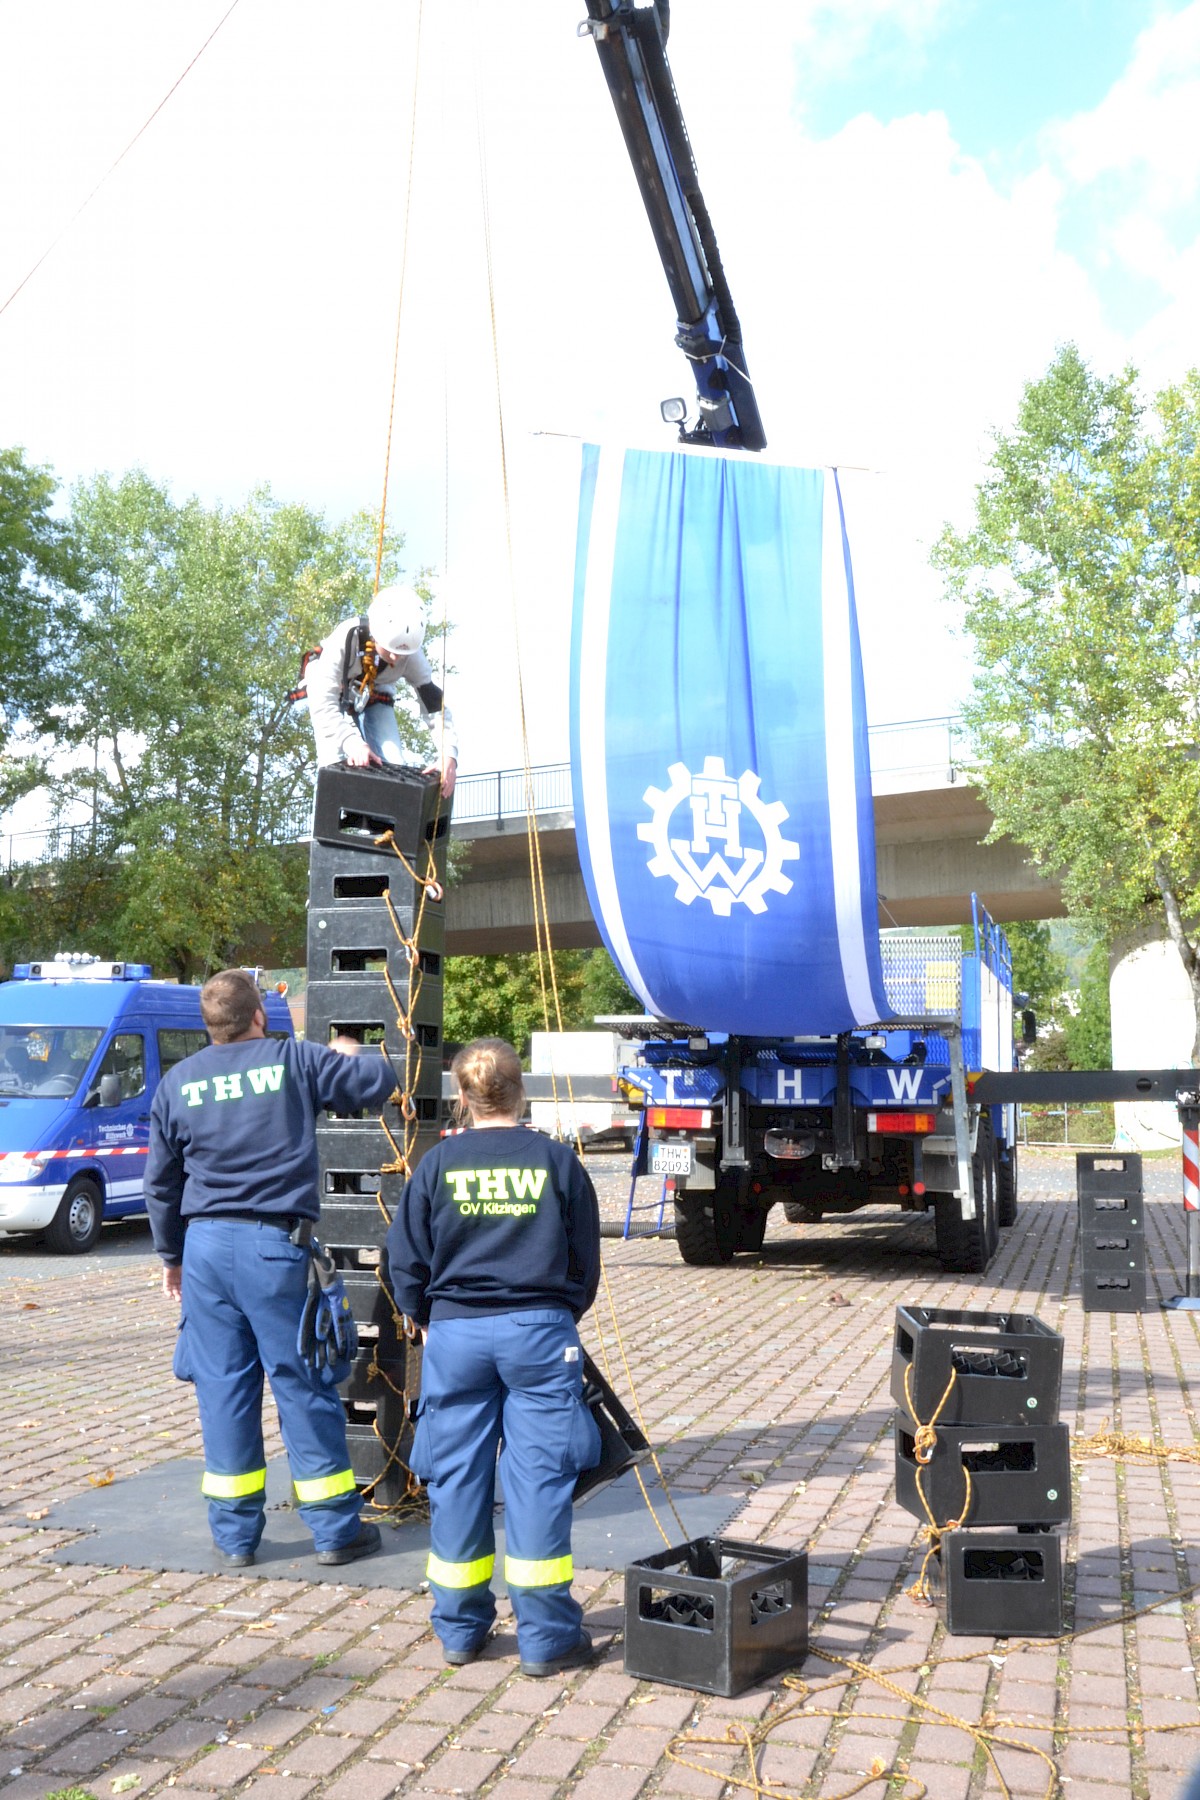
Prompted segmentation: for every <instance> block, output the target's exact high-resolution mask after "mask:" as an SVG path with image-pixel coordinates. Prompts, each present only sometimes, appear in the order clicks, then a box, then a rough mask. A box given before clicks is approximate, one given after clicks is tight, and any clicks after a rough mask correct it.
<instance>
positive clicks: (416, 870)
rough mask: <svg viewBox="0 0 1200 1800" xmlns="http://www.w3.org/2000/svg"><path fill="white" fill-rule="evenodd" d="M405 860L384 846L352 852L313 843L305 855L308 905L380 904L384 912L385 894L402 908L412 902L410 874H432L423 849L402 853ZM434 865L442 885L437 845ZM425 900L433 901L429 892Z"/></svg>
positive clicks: (442, 868)
mask: <svg viewBox="0 0 1200 1800" xmlns="http://www.w3.org/2000/svg"><path fill="white" fill-rule="evenodd" d="M405 862H406V863H407V864H408V866H407V867H406V866H405ZM405 862H401V860H400V858H399V857H398V856H397V855H396V854H395V852H394V851H392V850H389V849H387V848H386V847H385V848H384V849H382V850H369V851H368V850H360V851H359V852H358V853H357V854H355V853H354V852H353V851H347V850H344V849H341V848H340V847H338V848H330V847H329V846H328V845H325V844H317V843H314V844H313V845H312V847H311V849H310V851H309V858H308V903H309V906H310V907H319V906H351V907H354V908H356V909H357V908H371V907H375V906H380V907H383V908H384V911H385V912H386V910H387V909H386V906H384V899H383V897H384V895H385V894H388V895H390V897H391V902H392V905H393V906H394V907H395V908H396V911H397V912H403V910H404V908H405V907H410V908H411V906H412V902H413V887H414V876H415V877H416V878H417V879H419V880H422V881H425V880H429V879H432V878H433V877H432V876H431V871H430V865H429V858H428V856H427V854H426V852H425V851H424V850H421V851H419V852H418V853H417V855H416V856H415V857H413V856H407V855H406V858H405ZM434 869H435V870H436V879H437V881H438V883H439V885H444V881H445V874H444V871H445V856H444V854H443V852H442V849H441V846H440V845H439V846H435V854H434ZM426 904H427V907H428V906H431V905H433V904H435V902H434V901H433V899H432V897H431V896H427V897H426Z"/></svg>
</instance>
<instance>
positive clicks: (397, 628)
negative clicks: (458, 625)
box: [367, 587, 425, 656]
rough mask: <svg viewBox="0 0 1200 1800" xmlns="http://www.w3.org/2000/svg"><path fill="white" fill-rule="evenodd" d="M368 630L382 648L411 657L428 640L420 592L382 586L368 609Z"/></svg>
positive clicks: (395, 654)
mask: <svg viewBox="0 0 1200 1800" xmlns="http://www.w3.org/2000/svg"><path fill="white" fill-rule="evenodd" d="M367 629H368V630H369V631H370V633H371V636H372V637H373V638H374V639H375V642H376V643H377V644H378V645H379V648H380V649H381V650H388V651H390V652H391V654H392V655H393V656H411V655H412V653H413V651H414V650H419V649H420V648H421V645H422V643H423V642H424V640H425V627H424V626H423V625H422V623H421V599H420V595H419V594H417V592H416V591H415V589H413V588H410V587H385V588H380V590H379V592H378V593H377V594H376V596H375V598H374V599H373V600H372V601H371V604H370V605H369V606H368V608H367Z"/></svg>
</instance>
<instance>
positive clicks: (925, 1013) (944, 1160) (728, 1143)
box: [603, 895, 1036, 1273]
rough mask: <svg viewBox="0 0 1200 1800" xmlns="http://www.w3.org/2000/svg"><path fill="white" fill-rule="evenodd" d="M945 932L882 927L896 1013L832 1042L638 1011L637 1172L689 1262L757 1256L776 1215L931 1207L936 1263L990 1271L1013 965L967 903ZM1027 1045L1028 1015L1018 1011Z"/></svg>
mask: <svg viewBox="0 0 1200 1800" xmlns="http://www.w3.org/2000/svg"><path fill="white" fill-rule="evenodd" d="M971 911H972V925H971V942H970V945H969V947H967V948H965V949H964V947H963V943H962V940H961V938H960V936H959V935H958V934H957V933H953V932H945V933H943V932H930V931H916V930H914V931H909V930H891V931H884V932H882V933H881V934H880V941H881V949H882V954H883V967H884V980H885V984H886V989H887V994H888V999H889V1001H890V1003H891V1005H892V1006H893V1008H894V1009H895V1017H894V1018H892V1019H889V1020H887V1021H885V1022H883V1023H881V1024H880V1025H879V1027H878V1028H876V1029H874V1030H867V1031H855V1032H844V1033H840V1034H839V1035H837V1036H836V1037H833V1038H819V1037H818V1038H804V1037H797V1038H790V1039H789V1038H759V1037H731V1036H722V1035H719V1034H710V1033H707V1032H705V1031H703V1030H698V1029H695V1028H691V1029H689V1028H686V1027H680V1026H676V1025H672V1024H671V1023H669V1022H667V1021H664V1020H650V1019H645V1018H642V1017H630V1018H623V1019H619V1020H618V1019H606V1020H605V1021H603V1023H604V1024H606V1025H608V1026H609V1027H610V1028H612V1029H616V1030H619V1031H621V1032H622V1033H623V1034H624V1035H626V1036H628V1037H631V1038H632V1037H636V1038H639V1039H641V1040H643V1048H642V1050H641V1053H640V1055H639V1057H638V1058H637V1060H636V1061H635V1062H631V1063H628V1064H626V1065H624V1066H623V1067H622V1069H621V1071H620V1076H619V1080H620V1082H621V1085H622V1087H623V1088H624V1090H625V1092H626V1093H627V1094H628V1095H629V1096H630V1097H631V1098H632V1099H634V1100H635V1102H636V1104H638V1105H639V1106H640V1108H641V1118H642V1129H641V1131H640V1133H639V1138H638V1147H637V1153H636V1163H635V1172H636V1173H638V1174H649V1175H652V1176H657V1177H659V1178H662V1179H664V1180H668V1181H670V1182H671V1183H672V1184H673V1188H674V1208H675V1237H676V1242H677V1244H678V1246H679V1252H680V1255H681V1256H682V1258H683V1260H684V1262H687V1263H698V1264H717V1263H726V1262H728V1261H730V1259H731V1258H732V1257H733V1256H734V1255H736V1254H737V1252H738V1251H756V1250H758V1249H759V1248H760V1247H761V1245H762V1241H763V1236H764V1233H765V1231H766V1225H767V1218H768V1215H769V1214H770V1212H771V1209H772V1208H773V1207H775V1206H781V1207H782V1208H783V1211H784V1215H785V1217H786V1218H787V1220H788V1222H789V1223H790V1224H793V1225H797V1226H801V1227H803V1226H805V1225H815V1224H819V1223H820V1222H821V1221H822V1220H824V1219H826V1218H829V1217H838V1216H840V1215H843V1214H847V1213H852V1212H857V1211H858V1210H860V1209H861V1208H862V1207H865V1206H874V1205H887V1206H893V1207H899V1208H900V1210H901V1211H903V1212H906V1213H928V1212H930V1211H932V1213H933V1224H934V1236H935V1242H936V1248H937V1255H938V1258H939V1260H940V1262H941V1264H942V1267H943V1268H944V1269H946V1270H950V1271H954V1272H956V1273H981V1272H983V1271H984V1270H985V1269H986V1268H987V1266H988V1264H989V1262H990V1261H991V1259H992V1257H993V1255H994V1254H995V1252H996V1249H997V1247H998V1244H999V1233H1000V1231H1001V1229H1003V1228H1005V1227H1007V1226H1010V1225H1012V1224H1014V1223H1015V1221H1016V1217H1017V1200H1018V1195H1017V1138H1016V1116H1015V1115H1016V1108H1015V1106H1014V1105H1013V1104H1011V1103H1008V1104H996V1105H991V1106H988V1105H984V1104H982V1103H980V1102H978V1101H977V1100H976V1099H975V1098H974V1090H975V1088H976V1086H977V1084H978V1082H979V1080H980V1077H981V1076H982V1074H983V1072H984V1071H985V1070H994V1071H1005V1070H1011V1069H1013V1068H1014V1066H1015V1063H1016V1049H1015V1045H1014V1031H1013V1026H1014V1001H1013V984H1012V957H1011V954H1010V951H1009V946H1008V942H1007V939H1006V938H1005V935H1004V932H1003V931H1002V930H1001V929H1000V928H999V927H998V926H997V925H996V924H995V923H994V922H993V921H992V919H991V918H990V916H989V915H988V913H987V910H986V908H984V907H983V906H982V905H981V904H980V902H979V900H978V898H977V897H976V896H975V895H972V897H971ZM1021 1026H1022V1039H1023V1041H1032V1036H1033V1034H1034V1032H1035V1031H1036V1021H1035V1020H1034V1019H1033V1016H1032V1014H1030V1013H1028V1012H1024V1013H1022V1015H1021Z"/></svg>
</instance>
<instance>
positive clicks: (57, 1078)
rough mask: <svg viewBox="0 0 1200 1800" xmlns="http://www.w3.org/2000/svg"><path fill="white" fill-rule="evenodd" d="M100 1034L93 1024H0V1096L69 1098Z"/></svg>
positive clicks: (81, 1077)
mask: <svg viewBox="0 0 1200 1800" xmlns="http://www.w3.org/2000/svg"><path fill="white" fill-rule="evenodd" d="M103 1035H104V1033H103V1030H102V1029H101V1028H99V1027H97V1026H93V1025H0V1099H3V1098H4V1097H5V1096H6V1095H12V1094H20V1095H21V1096H22V1098H23V1099H28V1100H69V1099H70V1098H71V1096H72V1094H74V1093H75V1091H76V1089H77V1088H78V1086H79V1084H80V1082H81V1081H82V1080H83V1077H84V1075H85V1074H86V1073H87V1066H88V1064H89V1063H90V1062H91V1060H92V1056H93V1055H94V1053H95V1049H96V1045H97V1044H98V1043H99V1042H100V1039H101V1038H102V1037H103Z"/></svg>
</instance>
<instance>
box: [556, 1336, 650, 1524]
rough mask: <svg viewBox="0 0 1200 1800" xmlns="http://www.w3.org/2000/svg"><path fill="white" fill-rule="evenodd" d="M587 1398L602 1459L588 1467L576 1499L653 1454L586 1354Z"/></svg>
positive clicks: (577, 1487) (573, 1494) (577, 1486)
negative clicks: (598, 1435)
mask: <svg viewBox="0 0 1200 1800" xmlns="http://www.w3.org/2000/svg"><path fill="white" fill-rule="evenodd" d="M583 1398H584V1403H585V1405H586V1406H587V1408H588V1410H589V1411H590V1413H591V1415H592V1418H593V1419H594V1420H595V1422H596V1428H597V1430H598V1431H599V1433H600V1460H599V1461H598V1462H597V1463H596V1465H595V1467H594V1468H591V1469H584V1470H583V1472H582V1474H581V1475H580V1476H579V1477H578V1479H577V1480H576V1483H575V1486H574V1488H573V1489H572V1492H571V1498H572V1500H573V1501H576V1500H583V1499H585V1498H586V1497H587V1495H588V1494H594V1493H596V1492H597V1491H598V1489H600V1488H602V1487H607V1486H608V1484H609V1482H610V1481H615V1480H616V1479H617V1476H618V1475H624V1473H625V1471H626V1470H627V1469H632V1468H633V1466H634V1464H635V1463H640V1462H644V1461H645V1460H646V1458H647V1457H648V1456H649V1454H650V1441H649V1439H648V1438H647V1437H646V1435H645V1433H644V1432H643V1431H641V1430H640V1428H639V1427H638V1425H637V1423H636V1422H635V1421H634V1420H633V1419H632V1418H631V1417H630V1415H629V1413H628V1412H626V1410H625V1408H624V1406H623V1405H622V1404H621V1402H620V1400H618V1398H617V1396H616V1395H615V1394H614V1393H613V1390H612V1388H611V1387H610V1386H609V1385H608V1382H607V1381H606V1380H605V1379H604V1376H603V1375H602V1374H601V1373H600V1371H599V1369H598V1368H597V1367H596V1365H595V1363H594V1362H593V1361H592V1359H591V1357H590V1356H589V1355H588V1353H587V1351H586V1350H585V1351H584V1353H583Z"/></svg>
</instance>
